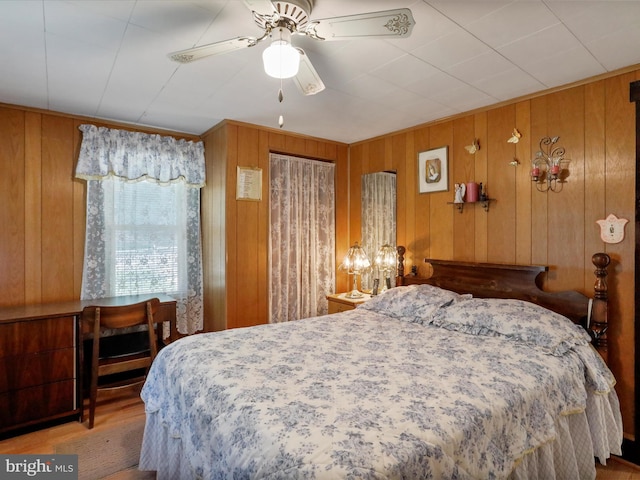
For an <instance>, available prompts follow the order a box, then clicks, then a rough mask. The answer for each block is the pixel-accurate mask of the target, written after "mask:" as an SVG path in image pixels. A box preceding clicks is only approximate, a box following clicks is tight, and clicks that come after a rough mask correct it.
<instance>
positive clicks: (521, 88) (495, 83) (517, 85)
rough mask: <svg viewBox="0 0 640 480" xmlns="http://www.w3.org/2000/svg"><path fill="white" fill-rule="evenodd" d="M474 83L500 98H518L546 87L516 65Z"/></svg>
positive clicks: (480, 88)
mask: <svg viewBox="0 0 640 480" xmlns="http://www.w3.org/2000/svg"><path fill="white" fill-rule="evenodd" d="M473 85H474V86H475V87H476V88H477V89H478V90H481V91H483V92H485V93H486V94H487V95H490V96H492V97H494V98H497V99H498V100H509V99H510V98H517V97H520V96H522V95H526V94H528V93H533V92H538V91H540V90H543V89H544V88H545V85H543V84H542V83H540V82H539V81H538V80H536V79H535V78H533V77H532V76H531V75H529V74H528V73H527V72H525V71H523V70H521V69H519V68H515V67H514V68H512V69H511V70H507V71H504V72H500V73H497V74H496V75H494V76H490V77H486V78H484V79H482V80H479V81H477V82H474V84H473Z"/></svg>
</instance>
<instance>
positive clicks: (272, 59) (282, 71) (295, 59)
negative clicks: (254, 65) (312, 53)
mask: <svg viewBox="0 0 640 480" xmlns="http://www.w3.org/2000/svg"><path fill="white" fill-rule="evenodd" d="M272 36H273V37H275V40H273V42H271V45H269V46H268V47H267V48H265V50H264V52H262V61H263V63H264V71H265V72H266V74H267V75H269V76H270V77H274V78H291V77H294V76H295V75H296V74H297V73H298V68H299V67H300V53H299V52H298V50H296V49H295V48H294V47H293V46H292V45H291V32H290V31H289V30H288V29H286V28H284V27H278V28H277V29H274V31H273V34H272Z"/></svg>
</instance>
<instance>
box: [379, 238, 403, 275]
mask: <svg viewBox="0 0 640 480" xmlns="http://www.w3.org/2000/svg"><path fill="white" fill-rule="evenodd" d="M373 263H374V264H375V265H376V267H378V268H379V269H380V270H382V271H384V272H390V271H392V270H393V269H394V268H396V265H397V263H398V253H397V252H396V249H395V248H394V247H392V246H391V245H389V244H384V245H383V246H381V247H380V250H378V253H377V254H376V258H375V259H374V261H373Z"/></svg>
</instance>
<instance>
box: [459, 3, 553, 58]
mask: <svg viewBox="0 0 640 480" xmlns="http://www.w3.org/2000/svg"><path fill="white" fill-rule="evenodd" d="M559 23H560V21H559V20H558V18H557V17H556V16H555V15H554V14H553V13H552V12H551V11H549V9H548V8H547V6H546V5H545V4H544V3H541V2H531V1H524V2H514V3H511V4H509V5H506V6H504V8H500V9H497V10H495V11H493V12H491V13H490V14H488V15H485V16H483V17H480V18H478V19H477V20H475V21H472V22H469V23H468V24H467V25H465V27H466V28H467V30H469V31H470V32H471V33H473V34H474V35H475V36H477V37H478V38H479V39H481V40H482V41H484V42H486V43H487V44H488V45H490V46H491V47H493V48H498V47H500V46H502V45H507V44H509V43H512V42H514V41H516V40H517V39H519V38H522V37H528V36H530V35H532V34H534V33H536V32H539V31H541V30H546V29H548V28H549V27H551V26H553V25H558V24H559ZM496 26H498V28H496Z"/></svg>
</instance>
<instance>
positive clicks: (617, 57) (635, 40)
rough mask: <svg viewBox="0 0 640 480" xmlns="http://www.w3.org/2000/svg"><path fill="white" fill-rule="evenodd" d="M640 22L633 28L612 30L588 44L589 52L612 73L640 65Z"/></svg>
mask: <svg viewBox="0 0 640 480" xmlns="http://www.w3.org/2000/svg"><path fill="white" fill-rule="evenodd" d="M639 45H640V20H639V21H638V22H637V23H636V24H635V25H634V26H632V27H628V28H626V29H621V30H612V31H611V32H609V34H608V35H605V36H604V37H601V38H598V39H595V40H592V41H590V42H589V43H587V45H586V46H587V48H588V49H589V51H590V52H591V53H592V54H593V55H594V56H595V57H596V58H597V59H598V61H599V62H600V63H601V64H602V65H604V67H605V68H606V69H607V70H609V71H611V70H616V69H618V68H622V67H625V66H627V65H634V64H636V63H640V48H638V46H639Z"/></svg>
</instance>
